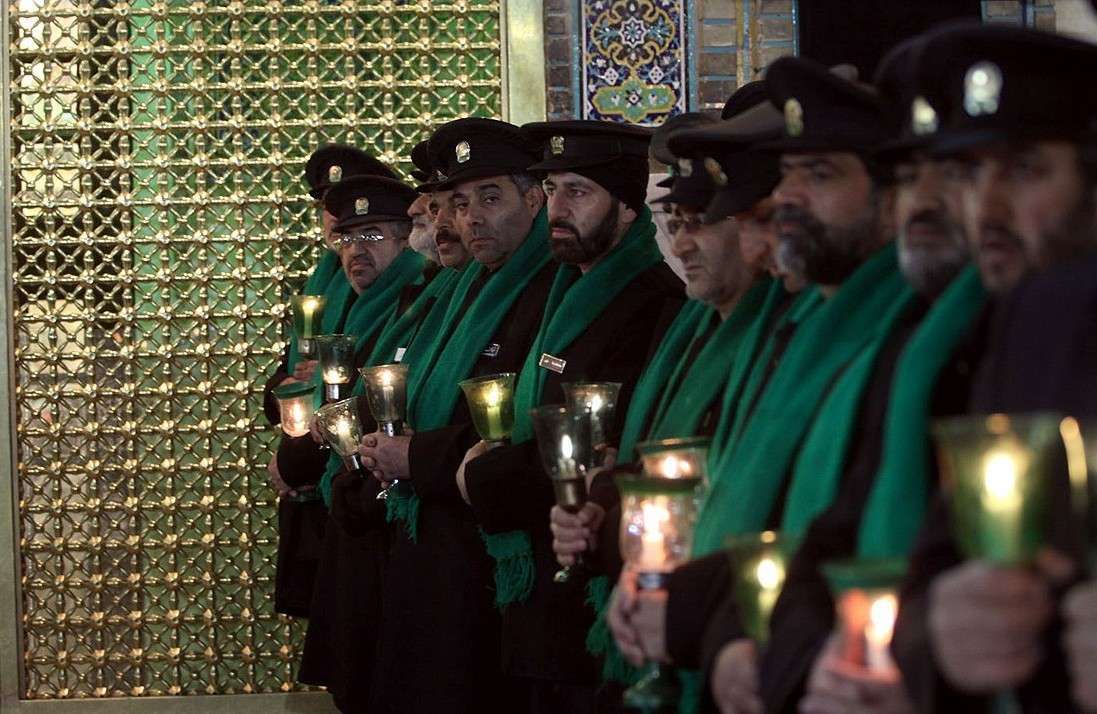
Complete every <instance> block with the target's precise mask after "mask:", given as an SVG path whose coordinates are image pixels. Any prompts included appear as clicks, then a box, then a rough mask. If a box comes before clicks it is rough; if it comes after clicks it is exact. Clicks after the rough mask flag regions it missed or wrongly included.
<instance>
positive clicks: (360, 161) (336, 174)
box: [305, 144, 397, 200]
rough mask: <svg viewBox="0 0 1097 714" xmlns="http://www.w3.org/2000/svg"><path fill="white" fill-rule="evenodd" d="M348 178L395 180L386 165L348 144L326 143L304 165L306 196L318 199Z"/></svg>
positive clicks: (394, 176) (394, 175)
mask: <svg viewBox="0 0 1097 714" xmlns="http://www.w3.org/2000/svg"><path fill="white" fill-rule="evenodd" d="M351 176H384V177H385V178H390V179H395V178H397V176H396V173H395V172H393V170H392V169H391V168H389V167H388V166H387V165H385V164H384V163H382V162H381V161H379V160H377V159H375V158H373V157H372V156H370V155H369V154H367V153H366V152H364V151H362V150H361V149H359V148H357V147H354V146H349V145H347V144H325V145H324V146H321V147H320V148H319V149H317V150H316V151H314V152H312V155H311V156H309V160H308V161H307V162H306V163H305V182H306V183H308V185H309V195H310V196H312V197H313V198H315V199H318V200H319V199H321V198H323V197H324V192H325V191H327V190H328V189H329V188H331V187H332V186H333V185H334V184H337V183H339V182H340V181H343V180H344V179H348V178H350V177H351Z"/></svg>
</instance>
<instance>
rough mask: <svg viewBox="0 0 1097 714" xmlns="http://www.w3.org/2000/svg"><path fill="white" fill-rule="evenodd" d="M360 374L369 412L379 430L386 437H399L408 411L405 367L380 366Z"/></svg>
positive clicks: (395, 365)
mask: <svg viewBox="0 0 1097 714" xmlns="http://www.w3.org/2000/svg"><path fill="white" fill-rule="evenodd" d="M360 371H361V373H362V383H363V384H364V385H365V387H366V399H367V401H369V410H370V413H371V414H373V418H374V419H375V420H376V421H377V426H378V428H380V430H381V431H382V432H384V433H386V434H388V435H389V436H397V435H399V434H402V433H403V428H404V416H405V415H406V412H407V381H408V366H407V365H406V364H380V365H377V366H376V367H363V368H362V369H361V370H360Z"/></svg>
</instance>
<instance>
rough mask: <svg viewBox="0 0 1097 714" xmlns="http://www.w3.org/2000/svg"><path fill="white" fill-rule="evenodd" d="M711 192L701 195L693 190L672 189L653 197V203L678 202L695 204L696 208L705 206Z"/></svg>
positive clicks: (709, 199)
mask: <svg viewBox="0 0 1097 714" xmlns="http://www.w3.org/2000/svg"><path fill="white" fill-rule="evenodd" d="M712 196H713V194H712V193H711V192H709V194H708V195H707V196H706V195H702V194H698V193H697V192H695V191H681V190H675V189H672V190H671V192H670V193H668V194H666V195H664V196H660V197H659V198H656V199H654V200H653V201H652V202H653V203H678V204H681V205H683V206H697V207H698V208H705V207H706V206H707V205H708V204H709V202H710V201H711V200H712Z"/></svg>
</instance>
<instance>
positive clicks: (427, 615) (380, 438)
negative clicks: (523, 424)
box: [340, 117, 554, 714]
mask: <svg viewBox="0 0 1097 714" xmlns="http://www.w3.org/2000/svg"><path fill="white" fill-rule="evenodd" d="M429 148H430V151H429V154H430V158H431V163H432V166H433V167H434V169H435V172H436V175H435V176H434V177H433V178H434V180H433V181H432V182H431V184H432V185H431V190H432V203H431V205H433V206H434V207H435V209H436V211H437V212H436V214H435V227H436V231H435V236H436V241H437V242H438V245H439V251H440V255H441V257H442V260H443V261H446V260H448V258H447V256H448V255H452V254H459V252H460V246H461V245H463V246H464V249H465V250H467V252H468V254H469V255H470V256H471V257H472V259H473V261H474V262H472V263H470V264H469V265H468V266H467V267H466V268H465V269H464V271H463V272H462V274H461V278H460V281H459V283H458V287H457V289H456V291H455V293H454V297H453V303H452V304H451V306H450V309H448V310H446V314H445V316H444V319H443V320H442V321H441V323H439V324H438V325H437V326H436V327H433V328H432V329H431V332H430V333H429V336H428V333H427V332H425V331H424V332H422V333H421V335H422V337H424V338H428V339H426V340H425V342H423V344H422V346H420V342H421V340H419V339H417V340H416V341H415V342H413V343H412V345H411V346H410V347H409V350H408V352H407V353H406V354H405V360H406V361H407V363H408V365H409V370H410V373H409V379H408V410H407V421H408V423H409V425H410V426H411V427H412V428H413V429H415V432H414V433H413V434H412V435H410V436H399V437H389V436H386V435H383V434H380V433H377V434H370V435H368V436H366V437H365V438H364V439H363V442H362V445H361V449H360V452H361V454H362V456H363V457H364V460H365V463H366V465H367V467H368V468H370V469H371V470H372V471H373V473H374V476H375V478H374V479H369V480H368V481H366V480H362V479H348V480H347V482H346V483H345V484H343V485H344V486H345V488H344V489H343V500H342V501H341V504H342V505H341V506H340V507H341V508H343V509H344V518H345V520H346V521H347V522H350V523H353V524H355V527H367V528H372V527H374V526H375V525H376V524H377V523H380V524H381V525H382V526H383V527H384V531H385V534H386V538H387V540H388V546H387V549H386V566H385V571H384V581H385V588H384V596H383V601H382V604H381V610H380V614H378V613H374V617H375V619H377V620H379V621H380V627H381V637H380V643H379V646H378V648H377V661H378V668H377V670H376V672H375V675H374V677H373V691H372V693H371V697H370V702H369V707H368V711H370V712H400V713H401V714H403V713H405V712H424V713H426V712H437V711H452V712H469V713H471V712H509V711H513V703H514V701H515V696H516V695H515V694H514V692H513V687H512V686H511V683H510V682H508V681H507V679H506V678H505V677H503V676H502V675H501V673H500V671H499V635H498V633H499V616H498V613H497V612H496V610H495V608H494V606H493V604H492V595H491V590H490V579H491V569H490V562H489V559H488V556H487V553H486V552H485V551H484V545H483V541H482V539H481V535H480V532H479V530H478V528H477V527H476V523H475V520H474V519H473V516H472V513H471V511H470V510H469V507H468V505H467V504H466V503H465V502H464V501H463V500H462V499H461V495H460V493H459V491H458V489H457V486H456V484H455V483H454V472H455V471H456V470H457V467H458V465H459V464H460V462H461V458H462V456H463V455H464V453H465V451H466V450H467V449H468V448H469V446H471V445H472V444H473V443H475V441H476V436H475V431H474V429H473V428H472V426H471V415H470V413H469V411H468V407H467V404H466V402H465V400H464V398H463V397H462V396H461V391H460V388H459V386H458V383H459V382H460V381H462V380H463V379H466V378H469V377H474V376H483V375H487V374H492V373H498V372H506V371H516V370H517V369H519V367H520V365H521V363H522V360H523V359H524V358H525V354H526V352H527V351H528V350H529V345H530V344H531V342H532V341H533V338H534V334H535V331H536V329H537V322H538V320H539V317H540V314H541V312H542V311H543V309H544V304H545V300H546V299H547V295H548V292H549V288H550V286H551V283H552V278H553V273H554V268H553V267H552V264H551V260H550V255H549V249H548V244H547V222H546V219H545V215H544V210H543V205H544V195H543V193H542V191H541V189H540V187H539V186H538V183H537V181H536V179H535V178H534V177H532V176H531V175H529V174H528V173H527V172H526V167H527V166H529V164H531V163H532V162H533V160H534V156H533V155H532V154H531V152H530V150H529V148H528V142H526V140H525V139H524V138H523V137H522V135H521V134H520V132H519V130H518V127H515V126H513V125H511V124H507V123H505V122H500V121H495V120H492V119H482V118H477V117H473V118H468V119H459V120H456V121H453V122H450V123H448V124H445V125H443V126H442V127H440V128H439V129H438V131H437V132H436V133H435V134H434V135H433V136H432V137H431V139H430V145H429ZM446 192H448V194H447V193H446ZM454 236H459V237H460V244H457V243H454V242H453V241H452V238H453V237H454ZM397 479H398V480H399V481H400V483H399V484H397V485H395V486H393V487H392V488H391V489H390V490H389V491H388V498H387V501H385V502H378V501H377V500H376V496H377V494H378V492H379V490H380V489H381V488H382V486H383V485H387V484H389V483H391V482H392V481H394V480H397ZM378 503H383V506H384V507H383V508H378V507H377V504H378Z"/></svg>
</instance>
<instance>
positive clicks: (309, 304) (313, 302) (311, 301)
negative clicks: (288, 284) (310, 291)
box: [301, 297, 320, 314]
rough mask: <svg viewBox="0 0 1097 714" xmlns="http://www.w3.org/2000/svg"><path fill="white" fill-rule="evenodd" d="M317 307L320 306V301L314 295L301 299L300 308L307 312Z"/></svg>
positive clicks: (309, 312)
mask: <svg viewBox="0 0 1097 714" xmlns="http://www.w3.org/2000/svg"><path fill="white" fill-rule="evenodd" d="M318 307H320V301H319V300H317V299H316V298H314V297H310V298H306V299H304V300H302V301H301V309H302V310H304V311H305V313H307V314H311V313H313V312H315V311H316V308H318Z"/></svg>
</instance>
